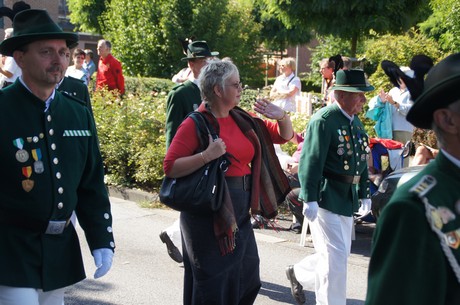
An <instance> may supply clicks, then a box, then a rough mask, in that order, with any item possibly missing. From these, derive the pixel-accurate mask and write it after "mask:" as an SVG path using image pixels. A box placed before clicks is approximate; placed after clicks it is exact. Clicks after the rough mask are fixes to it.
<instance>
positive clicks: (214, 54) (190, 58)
mask: <svg viewBox="0 0 460 305" xmlns="http://www.w3.org/2000/svg"><path fill="white" fill-rule="evenodd" d="M218 55H219V52H211V55H210V56H195V57H183V58H181V60H183V61H185V60H194V59H199V58H209V57H214V56H218Z"/></svg>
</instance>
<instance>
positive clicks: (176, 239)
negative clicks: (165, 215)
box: [165, 218, 182, 254]
mask: <svg viewBox="0 0 460 305" xmlns="http://www.w3.org/2000/svg"><path fill="white" fill-rule="evenodd" d="M165 231H166V234H168V236H169V238H170V239H171V241H172V242H173V244H174V246H176V247H177V249H179V251H180V252H181V254H182V237H181V232H180V218H177V219H176V220H175V221H174V223H173V224H172V225H170V226H169V227H167V228H166V229H165Z"/></svg>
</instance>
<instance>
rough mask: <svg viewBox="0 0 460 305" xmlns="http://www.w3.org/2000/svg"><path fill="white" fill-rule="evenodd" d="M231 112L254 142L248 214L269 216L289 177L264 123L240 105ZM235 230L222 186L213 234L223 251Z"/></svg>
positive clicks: (275, 209)
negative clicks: (222, 192) (249, 211)
mask: <svg viewBox="0 0 460 305" xmlns="http://www.w3.org/2000/svg"><path fill="white" fill-rule="evenodd" d="M200 111H202V112H203V113H204V114H205V115H206V116H207V118H208V120H209V122H211V123H212V124H213V126H214V127H215V130H217V132H219V124H218V123H217V120H216V119H215V117H214V116H213V115H212V113H210V112H209V111H208V110H206V109H205V107H203V105H202V107H200ZM230 115H231V116H232V118H233V119H234V120H235V122H236V124H237V125H238V126H239V127H240V129H241V131H242V132H243V134H244V135H245V136H246V137H247V138H248V139H249V141H250V142H251V143H252V145H253V146H254V150H255V153H254V158H253V159H252V161H251V176H252V187H251V214H252V215H261V216H263V217H265V218H268V219H271V218H274V217H275V216H276V215H277V214H278V205H279V204H280V203H282V202H283V201H284V199H285V197H286V195H287V194H288V193H289V191H290V190H291V189H290V187H289V181H288V179H287V177H286V175H285V174H284V171H283V169H282V168H281V165H280V163H279V160H278V157H277V156H276V153H275V149H274V147H273V142H272V140H271V137H270V134H269V132H268V129H267V127H266V126H265V123H264V122H263V121H262V120H261V119H259V118H256V117H252V116H251V115H250V114H249V113H247V112H246V111H244V110H243V109H241V108H239V107H235V108H233V109H232V110H231V111H230ZM237 230H238V227H237V225H236V221H235V215H234V211H233V204H232V201H231V198H230V194H229V192H228V188H227V186H225V193H224V201H223V203H222V207H221V208H220V209H219V210H218V211H217V212H216V213H214V234H215V236H216V238H217V240H218V242H219V247H220V251H221V253H222V255H225V254H228V253H231V252H232V251H233V250H234V249H235V246H236V244H235V233H236V231H237Z"/></svg>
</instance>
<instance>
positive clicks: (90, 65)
mask: <svg viewBox="0 0 460 305" xmlns="http://www.w3.org/2000/svg"><path fill="white" fill-rule="evenodd" d="M93 58H94V53H93V51H92V50H90V49H85V61H84V62H83V68H85V69H86V71H88V75H89V80H91V79H92V77H93V74H94V72H96V64H95V63H94V61H93Z"/></svg>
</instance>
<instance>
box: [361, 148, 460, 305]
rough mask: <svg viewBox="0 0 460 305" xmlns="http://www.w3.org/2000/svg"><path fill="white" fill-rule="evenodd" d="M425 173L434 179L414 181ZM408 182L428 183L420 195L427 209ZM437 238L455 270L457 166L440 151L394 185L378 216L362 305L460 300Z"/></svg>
mask: <svg viewBox="0 0 460 305" xmlns="http://www.w3.org/2000/svg"><path fill="white" fill-rule="evenodd" d="M425 175H430V176H432V177H434V178H435V180H432V183H431V184H430V183H428V184H426V183H420V182H422V181H426V180H425V179H424V178H423V177H424V176H425ZM433 181H434V183H433ZM414 185H416V186H418V188H417V189H419V190H422V189H427V188H426V186H429V185H431V186H433V185H434V186H433V187H432V188H431V189H430V190H429V191H428V193H427V194H426V195H425V196H426V198H427V200H428V202H429V203H430V205H432V207H433V209H432V210H430V211H429V212H428V213H427V212H426V208H425V204H424V203H423V202H422V200H421V199H420V198H419V197H418V196H417V194H415V193H413V192H411V188H412V187H413V186H414ZM427 214H428V215H429V218H428V217H427ZM429 219H430V221H431V220H433V223H434V224H436V225H437V226H438V228H439V229H440V232H441V234H442V235H443V236H442V238H440V237H439V236H438V235H437V234H436V233H435V232H434V231H433V230H432V228H431V226H430V223H429ZM446 241H450V242H451V245H450V246H449V245H448V244H447V243H446ZM442 243H444V246H445V248H446V250H447V253H450V254H449V256H450V257H451V258H452V260H453V262H455V264H456V269H457V270H456V271H457V272H458V274H459V275H460V270H459V268H458V264H459V262H460V248H459V245H460V169H459V168H458V167H457V166H456V165H454V164H453V163H452V162H451V161H449V160H448V159H447V158H446V157H445V156H444V154H443V153H442V152H441V153H439V154H438V156H437V157H436V159H435V161H433V162H431V163H430V164H428V165H427V166H426V168H424V169H423V170H422V172H420V173H419V174H418V175H417V176H415V177H414V178H412V179H411V180H409V182H406V183H405V184H403V185H402V186H401V187H399V188H398V189H397V190H396V192H395V193H394V195H393V196H392V198H391V200H390V202H389V203H388V205H387V206H386V207H385V208H384V209H383V211H382V214H381V216H380V217H379V220H378V222H377V227H376V230H375V232H374V238H373V247H372V254H371V260H370V265H369V279H368V290H367V298H366V304H367V305H388V304H404V305H447V304H449V305H454V304H455V305H458V304H460V284H459V280H460V279H457V278H456V277H455V274H454V272H453V270H454V269H453V268H452V265H451V264H450V263H449V261H448V260H447V256H446V254H445V253H444V251H443V249H442V246H441V244H442Z"/></svg>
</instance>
